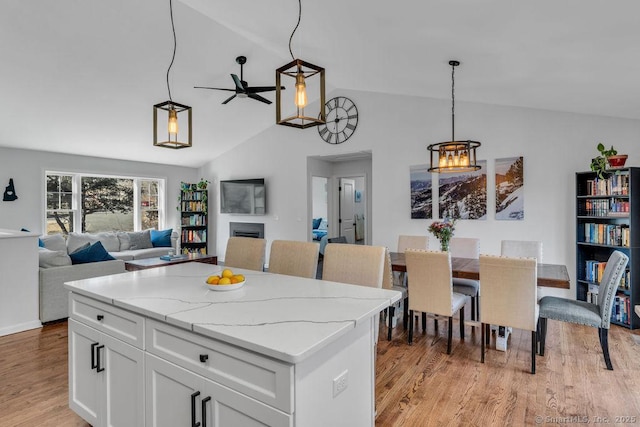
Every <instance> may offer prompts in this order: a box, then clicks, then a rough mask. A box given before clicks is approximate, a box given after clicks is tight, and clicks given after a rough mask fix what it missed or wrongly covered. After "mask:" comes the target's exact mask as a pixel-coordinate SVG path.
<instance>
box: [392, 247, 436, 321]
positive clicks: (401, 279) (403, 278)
mask: <svg viewBox="0 0 640 427" xmlns="http://www.w3.org/2000/svg"><path fill="white" fill-rule="evenodd" d="M407 249H424V250H428V249H429V236H427V235H407V234H401V235H399V236H398V252H400V253H403V252H405V251H406V250H407ZM407 280H408V279H407V274H406V273H404V272H400V273H398V285H400V286H404V287H405V288H406V287H407ZM408 315H409V313H408V312H407V310H406V309H405V312H404V314H403V322H404V323H405V326H406V323H407V321H408ZM422 329H423V331H426V329H427V317H426V314H425V313H422Z"/></svg>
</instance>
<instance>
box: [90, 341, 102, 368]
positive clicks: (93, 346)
mask: <svg viewBox="0 0 640 427" xmlns="http://www.w3.org/2000/svg"><path fill="white" fill-rule="evenodd" d="M98 344H100V343H97V342H94V343H93V344H91V369H96V368H97V367H98V364H97V363H96V346H97V345H98Z"/></svg>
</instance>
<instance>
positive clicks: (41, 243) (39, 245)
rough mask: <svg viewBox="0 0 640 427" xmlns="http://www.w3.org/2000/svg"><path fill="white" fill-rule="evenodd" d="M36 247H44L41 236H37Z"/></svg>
mask: <svg viewBox="0 0 640 427" xmlns="http://www.w3.org/2000/svg"><path fill="white" fill-rule="evenodd" d="M38 247H40V248H44V242H43V241H42V239H41V238H39V237H38Z"/></svg>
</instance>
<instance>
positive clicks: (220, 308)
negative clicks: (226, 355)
mask: <svg viewBox="0 0 640 427" xmlns="http://www.w3.org/2000/svg"><path fill="white" fill-rule="evenodd" d="M223 268H224V267H222V266H217V265H211V264H204V263H198V262H190V263H184V264H178V265H173V266H169V267H159V268H153V269H148V270H142V271H133V272H127V273H122V274H116V275H111V276H104V277H96V278H93V279H86V280H77V281H73V282H68V283H66V284H65V287H66V288H67V289H69V290H70V291H73V292H76V293H78V294H82V295H85V296H88V297H91V298H95V299H98V300H101V301H104V302H106V303H109V304H113V305H115V306H119V307H122V308H125V309H127V310H131V311H133V312H136V313H139V314H142V315H145V316H148V317H151V318H154V319H158V320H162V321H166V322H167V323H170V324H173V325H176V326H179V327H182V328H184V329H187V330H193V331H195V332H197V333H200V334H202V335H205V336H209V337H211V338H215V339H218V340H221V341H224V342H227V343H230V344H234V345H237V346H239V347H242V348H245V349H248V350H251V351H255V352H257V353H260V354H264V355H267V356H270V357H273V358H276V359H279V360H283V361H285V362H290V363H298V362H300V361H301V360H304V359H306V358H307V357H309V356H310V355H312V354H313V353H315V352H316V351H318V350H319V349H321V348H322V347H324V346H326V345H327V344H329V343H331V342H333V341H334V340H336V339H337V338H338V337H340V336H341V335H343V334H345V333H347V332H348V331H349V330H350V329H353V328H355V327H356V325H357V324H359V323H360V322H365V321H369V319H370V318H371V317H372V316H374V315H375V314H377V313H379V312H380V311H381V310H383V309H384V308H386V307H387V306H389V305H390V304H392V303H394V302H397V301H398V300H400V298H401V294H400V292H397V291H391V290H386V289H375V288H368V287H364V286H355V285H345V284H341V283H335V282H327V281H322V280H315V279H303V278H299V277H292V276H283V275H278V274H270V273H262V272H257V271H250V270H242V269H239V268H238V269H236V268H234V269H233V271H234V273H242V274H244V275H245V277H246V283H245V285H244V286H243V287H242V288H240V289H237V290H233V291H226V292H217V291H213V290H210V289H209V287H208V286H207V285H206V284H205V280H206V278H207V276H209V275H212V274H220V272H221V271H222V269H223Z"/></svg>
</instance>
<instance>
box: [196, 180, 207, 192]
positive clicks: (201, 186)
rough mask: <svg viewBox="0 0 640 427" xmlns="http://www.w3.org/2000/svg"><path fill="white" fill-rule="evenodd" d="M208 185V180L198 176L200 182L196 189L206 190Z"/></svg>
mask: <svg viewBox="0 0 640 427" xmlns="http://www.w3.org/2000/svg"><path fill="white" fill-rule="evenodd" d="M208 185H209V180H207V179H204V178H200V182H198V189H200V190H206V189H207V186H208Z"/></svg>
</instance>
